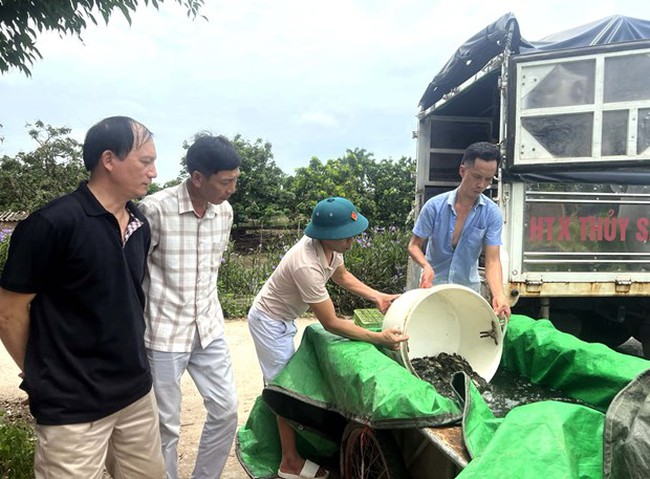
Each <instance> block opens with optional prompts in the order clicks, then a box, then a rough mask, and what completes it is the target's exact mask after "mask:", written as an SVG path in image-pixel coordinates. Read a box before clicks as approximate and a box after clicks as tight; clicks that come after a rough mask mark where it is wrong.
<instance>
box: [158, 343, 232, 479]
mask: <svg viewBox="0 0 650 479" xmlns="http://www.w3.org/2000/svg"><path fill="white" fill-rule="evenodd" d="M147 356H148V358H149V364H150V365H151V373H152V375H153V385H154V391H155V393H156V400H157V402H158V411H159V415H160V436H161V440H162V452H163V457H164V459H165V469H166V472H167V475H166V477H167V478H168V479H177V478H178V438H179V436H180V429H181V421H180V412H181V377H182V376H183V373H184V372H185V371H186V370H187V372H188V373H189V374H190V376H191V378H192V380H193V381H194V384H195V385H196V388H197V389H198V391H199V393H200V394H201V397H203V404H204V406H205V409H206V411H207V416H206V419H205V423H204V425H203V432H202V433H201V440H200V442H199V448H198V452H197V456H196V464H195V465H194V471H193V472H192V479H208V478H218V477H220V476H221V472H222V471H223V468H224V466H225V464H226V460H227V459H228V455H229V454H230V448H231V447H232V443H233V439H234V437H235V432H236V431H237V405H238V401H237V392H236V390H235V380H234V376H233V368H232V360H231V357H230V350H229V349H228V345H227V343H226V340H225V338H224V336H223V335H221V336H220V337H219V338H217V339H215V340H214V341H212V342H211V343H210V344H209V345H208V347H206V348H205V349H203V348H201V343H200V342H199V339H198V335H197V337H196V339H195V340H194V344H193V346H192V351H191V352H189V353H173V352H172V353H169V352H163V351H155V350H151V349H148V350H147Z"/></svg>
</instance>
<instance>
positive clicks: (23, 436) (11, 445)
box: [0, 400, 36, 479]
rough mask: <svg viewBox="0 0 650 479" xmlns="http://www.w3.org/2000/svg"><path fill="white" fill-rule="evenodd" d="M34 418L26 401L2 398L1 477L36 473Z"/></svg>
mask: <svg viewBox="0 0 650 479" xmlns="http://www.w3.org/2000/svg"><path fill="white" fill-rule="evenodd" d="M35 445H36V438H35V436H34V420H33V418H32V415H31V414H30V412H29V406H27V404H25V403H24V402H23V401H18V400H1V401H0V478H2V479H31V478H32V477H34V472H33V471H34V447H35Z"/></svg>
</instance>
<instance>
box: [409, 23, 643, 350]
mask: <svg viewBox="0 0 650 479" xmlns="http://www.w3.org/2000/svg"><path fill="white" fill-rule="evenodd" d="M649 38H650V22H649V21H643V20H637V19H630V18H627V17H620V16H615V17H609V18H606V19H604V20H602V21H599V22H594V23H592V24H589V25H585V26H582V27H576V28H574V29H572V30H570V31H568V32H561V33H559V34H555V35H551V36H549V37H547V38H545V39H543V40H542V41H539V42H527V41H526V40H524V39H523V38H522V37H521V35H520V32H519V26H518V23H517V21H516V19H515V18H514V16H513V15H512V14H507V15H504V16H503V17H501V18H500V19H498V20H497V21H496V22H494V23H493V24H490V25H488V26H487V27H486V28H485V29H484V30H482V31H481V32H479V33H477V35H475V36H474V37H472V38H471V39H469V40H468V41H467V42H466V43H465V44H464V45H462V46H461V48H459V50H458V51H457V52H456V54H455V55H454V56H453V57H452V58H451V59H450V60H449V62H447V64H446V65H445V66H444V67H443V69H442V70H441V71H440V73H439V74H438V75H437V76H436V77H434V79H433V81H432V82H431V83H430V84H429V86H428V88H427V89H426V91H425V94H424V95H423V97H422V99H421V101H420V105H419V110H418V113H417V120H418V125H417V131H416V132H415V136H416V138H417V154H416V157H417V170H416V198H415V209H416V213H417V212H419V209H420V208H421V207H422V205H423V204H424V202H426V200H428V199H429V198H430V197H432V196H434V195H436V194H438V193H441V192H444V191H448V190H450V189H453V188H455V187H456V186H457V185H458V184H459V183H460V177H459V176H458V168H459V165H460V159H461V157H462V154H463V151H464V149H465V147H467V146H468V145H469V144H471V143H474V142H476V141H491V142H494V143H498V144H499V146H500V148H501V152H502V156H503V161H502V164H501V167H500V170H499V174H498V176H497V178H496V179H495V181H494V182H493V184H492V186H491V188H489V189H488V190H487V191H486V194H487V195H488V196H490V197H491V198H492V199H493V200H494V201H495V202H496V203H497V204H498V205H499V207H500V209H501V212H502V214H503V218H504V226H503V238H502V239H503V246H502V247H501V249H502V268H503V278H504V290H505V291H506V294H507V295H508V296H509V298H510V300H511V306H512V308H513V312H515V313H522V314H526V315H529V316H531V317H534V318H547V319H550V320H551V321H552V322H554V323H555V325H556V326H557V327H558V328H559V329H562V330H564V331H567V332H571V333H573V334H576V335H577V336H579V337H581V338H583V339H586V340H589V341H598V342H603V343H606V344H608V345H617V344H620V343H622V342H624V341H625V340H627V339H628V338H629V337H630V336H632V335H633V336H635V337H637V339H639V340H640V341H641V342H642V343H643V344H644V350H645V353H646V355H649V354H650V81H649V80H648V79H649V78H650V40H649ZM418 274H419V271H418V269H417V267H415V266H414V265H412V264H411V265H410V275H409V280H408V282H409V287H415V286H417V277H418ZM485 294H486V295H487V290H486V291H485Z"/></svg>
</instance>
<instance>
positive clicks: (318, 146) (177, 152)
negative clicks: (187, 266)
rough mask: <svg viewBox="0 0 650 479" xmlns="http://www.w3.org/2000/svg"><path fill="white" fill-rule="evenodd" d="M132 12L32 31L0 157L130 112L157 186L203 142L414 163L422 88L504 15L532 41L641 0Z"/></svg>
mask: <svg viewBox="0 0 650 479" xmlns="http://www.w3.org/2000/svg"><path fill="white" fill-rule="evenodd" d="M140 3H141V4H142V6H141V7H139V8H138V10H137V12H136V13H135V14H133V16H132V23H131V25H129V24H128V22H127V21H126V20H125V19H124V17H123V16H122V15H121V13H119V12H116V13H115V14H113V16H112V17H111V20H110V22H109V24H108V25H105V24H103V23H101V24H100V25H98V26H94V25H92V24H91V26H90V27H89V28H88V29H87V30H85V32H84V33H83V34H82V38H83V43H82V42H81V41H79V39H78V38H77V37H73V36H65V37H59V36H58V34H51V33H45V34H41V35H40V36H39V37H38V39H37V47H38V48H39V50H40V52H41V54H42V55H43V59H41V60H37V61H36V63H35V64H34V65H32V67H31V71H32V75H31V76H30V77H28V76H26V75H24V74H23V73H22V72H20V71H18V70H12V71H10V72H8V73H5V74H2V75H0V124H2V125H3V126H2V128H1V129H0V136H2V137H4V141H3V142H2V143H0V156H2V155H9V156H13V155H15V154H16V153H18V152H19V151H33V150H34V149H35V147H36V144H35V143H34V142H33V140H31V139H30V138H29V136H28V134H27V128H26V127H25V125H26V124H27V123H34V122H35V121H37V120H42V121H43V122H45V123H46V124H50V125H52V126H56V127H62V126H66V127H69V128H71V130H72V133H71V136H72V137H73V138H75V139H77V140H78V141H80V142H82V141H83V138H84V135H85V132H86V131H87V130H88V128H90V127H91V126H92V125H93V124H95V123H96V122H97V121H99V120H101V119H102V118H105V117H108V116H113V115H126V116H131V117H132V118H134V119H136V120H138V121H140V122H142V123H143V124H145V125H146V126H147V127H148V128H149V129H150V130H152V131H153V133H154V135H155V136H154V138H155V142H156V149H157V153H158V160H157V162H156V166H157V169H158V178H157V179H156V182H159V183H164V182H165V181H168V180H171V179H173V178H175V177H176V176H177V175H178V173H179V172H180V170H181V166H180V159H181V158H182V157H183V155H184V150H183V148H182V145H183V141H185V140H190V139H191V138H192V137H193V135H194V134H195V133H197V132H200V131H209V132H211V133H213V134H223V135H226V136H228V137H230V138H232V137H233V136H234V135H236V134H241V135H242V137H243V138H244V139H246V140H248V141H250V142H254V141H255V140H256V139H258V138H259V139H262V140H263V141H268V142H270V143H271V144H272V152H273V155H274V160H275V162H276V164H277V166H279V167H280V168H281V169H282V170H283V171H284V172H285V173H287V174H293V173H294V171H295V168H298V167H302V166H307V165H308V164H309V160H310V159H311V158H312V157H318V158H319V159H320V160H321V161H323V162H325V161H327V160H329V159H333V158H338V157H341V156H343V155H344V154H345V151H346V149H354V148H364V149H365V150H366V151H368V152H370V153H372V154H373V155H374V158H375V159H378V160H381V159H388V158H392V159H399V158H401V157H402V156H410V157H415V140H414V139H413V137H412V132H413V130H415V129H416V118H415V115H416V113H417V106H418V102H419V100H420V98H421V97H422V95H423V93H424V91H425V89H426V87H427V85H428V84H429V82H430V81H431V79H432V78H433V77H434V76H435V75H436V74H437V73H438V71H439V70H440V69H441V68H442V66H443V65H444V64H445V62H446V61H447V60H448V59H449V58H450V57H451V56H452V55H453V53H454V52H455V50H456V49H457V48H458V47H459V46H460V45H461V44H462V43H463V42H464V41H465V40H467V39H468V38H470V37H471V36H473V35H474V34H475V33H477V32H478V31H479V30H481V29H482V28H484V27H485V26H486V25H488V24H489V23H491V22H493V21H495V20H496V19H498V18H499V17H500V16H502V15H504V14H506V13H508V12H512V13H514V15H515V16H516V17H517V20H518V21H519V26H520V30H521V34H522V36H523V37H524V38H525V39H527V40H533V41H534V40H539V39H541V38H543V37H545V36H547V35H549V34H552V33H555V32H558V31H561V30H565V29H569V28H573V27H576V26H579V25H583V24H586V23H589V22H592V21H595V20H599V19H601V18H604V17H607V16H610V15H616V14H618V15H627V16H631V17H636V18H643V19H650V12H649V11H648V7H647V0H625V1H622V0H618V1H608V0H574V1H573V2H566V0H546V1H543V2H523V1H521V0H516V1H515V0H492V1H490V2H485V1H478V0H454V1H450V0H328V1H327V2H323V1H312V0H273V1H270V0H247V1H241V0H206V1H205V3H206V5H205V6H204V7H203V8H202V10H201V13H202V14H203V15H205V16H206V17H207V21H206V20H204V19H203V18H197V19H194V20H191V19H188V17H187V15H186V12H185V9H184V8H183V7H181V6H179V5H177V4H176V3H175V2H173V1H172V0H167V1H166V2H165V3H164V4H161V5H160V9H159V10H156V9H155V8H153V7H145V6H144V2H140Z"/></svg>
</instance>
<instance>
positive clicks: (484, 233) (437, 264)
mask: <svg viewBox="0 0 650 479" xmlns="http://www.w3.org/2000/svg"><path fill="white" fill-rule="evenodd" d="M499 159H500V155H499V149H498V147H497V146H496V145H493V144H491V143H487V142H479V143H473V144H471V145H470V146H468V147H467V149H466V150H465V153H464V155H463V159H462V160H461V164H460V170H459V174H460V177H461V182H460V185H459V186H458V188H456V189H455V190H452V191H449V192H447V193H442V194H440V195H437V196H434V197H433V198H431V199H429V200H428V201H427V202H426V203H425V204H424V206H423V208H422V210H421V211H420V215H419V216H418V219H417V221H416V223H415V227H414V228H413V235H412V236H411V240H410V241H409V245H408V252H409V255H410V256H411V258H412V259H413V261H415V263H416V264H418V265H420V267H421V268H422V276H421V277H420V288H430V287H431V286H433V285H434V284H444V283H455V284H461V285H463V286H467V287H469V288H472V289H474V290H475V291H477V292H480V278H479V275H478V258H479V255H480V254H481V250H482V249H483V248H484V249H485V278H486V280H487V284H488V286H489V288H490V292H491V294H492V307H493V308H494V311H495V313H496V314H497V316H499V317H502V316H504V315H505V316H506V317H509V316H510V306H509V304H508V301H507V300H506V297H505V294H504V292H503V274H502V272H501V260H500V252H499V248H500V245H501V227H502V224H503V218H502V216H501V211H500V210H499V207H498V206H497V205H496V204H495V203H494V202H493V201H492V200H491V199H490V198H488V197H487V196H485V195H484V194H483V191H484V190H485V189H486V188H487V187H488V186H490V184H491V183H492V180H493V178H494V175H495V174H496V172H497V168H498V166H499ZM427 240H428V241H427ZM425 241H427V246H426V256H425V254H424V252H423V246H424V242H425Z"/></svg>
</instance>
